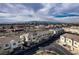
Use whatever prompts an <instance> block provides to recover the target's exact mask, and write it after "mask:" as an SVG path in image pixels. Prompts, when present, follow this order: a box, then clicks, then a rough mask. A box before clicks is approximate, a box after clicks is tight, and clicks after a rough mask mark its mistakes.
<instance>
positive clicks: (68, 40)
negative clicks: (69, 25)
mask: <svg viewBox="0 0 79 59" xmlns="http://www.w3.org/2000/svg"><path fill="white" fill-rule="evenodd" d="M66 44H67V45H69V46H72V44H73V42H72V39H69V38H66Z"/></svg>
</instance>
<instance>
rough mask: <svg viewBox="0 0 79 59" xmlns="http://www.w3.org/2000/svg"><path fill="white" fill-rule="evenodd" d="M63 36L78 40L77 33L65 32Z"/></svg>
mask: <svg viewBox="0 0 79 59" xmlns="http://www.w3.org/2000/svg"><path fill="white" fill-rule="evenodd" d="M63 36H64V37H66V38H70V39H72V40H74V41H78V42H79V35H75V34H69V33H65V34H63Z"/></svg>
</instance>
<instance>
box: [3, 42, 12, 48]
mask: <svg viewBox="0 0 79 59" xmlns="http://www.w3.org/2000/svg"><path fill="white" fill-rule="evenodd" d="M7 44H8V46H6V45H7ZM8 48H10V43H5V44H2V49H8Z"/></svg>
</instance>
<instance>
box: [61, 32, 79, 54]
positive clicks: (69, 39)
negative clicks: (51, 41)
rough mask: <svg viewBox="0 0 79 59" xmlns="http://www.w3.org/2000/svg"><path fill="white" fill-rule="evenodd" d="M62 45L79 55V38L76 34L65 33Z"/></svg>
mask: <svg viewBox="0 0 79 59" xmlns="http://www.w3.org/2000/svg"><path fill="white" fill-rule="evenodd" d="M60 43H61V45H63V46H64V47H67V48H68V49H69V50H70V51H73V52H74V53H78V54H79V36H78V35H75V34H68V33H65V34H63V35H61V36H60Z"/></svg>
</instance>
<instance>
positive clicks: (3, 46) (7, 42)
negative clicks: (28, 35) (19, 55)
mask: <svg viewBox="0 0 79 59" xmlns="http://www.w3.org/2000/svg"><path fill="white" fill-rule="evenodd" d="M20 46H21V42H20V38H19V36H9V37H7V36H2V37H0V51H1V50H3V51H5V50H8V49H9V50H13V49H15V48H17V47H20Z"/></svg>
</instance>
